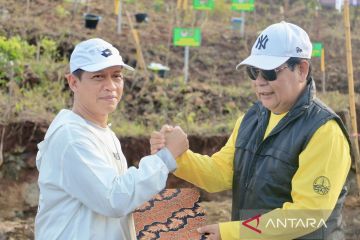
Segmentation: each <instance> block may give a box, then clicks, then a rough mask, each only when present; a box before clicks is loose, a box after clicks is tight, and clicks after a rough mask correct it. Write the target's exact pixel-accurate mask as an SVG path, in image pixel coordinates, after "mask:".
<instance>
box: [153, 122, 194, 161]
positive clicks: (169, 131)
mask: <svg viewBox="0 0 360 240" xmlns="http://www.w3.org/2000/svg"><path fill="white" fill-rule="evenodd" d="M163 147H166V148H167V149H168V150H169V151H170V153H171V154H172V155H173V157H174V158H177V157H178V156H180V155H181V154H182V153H183V152H185V151H186V150H188V149H189V140H188V139H187V135H186V133H185V132H184V131H183V130H182V129H181V127H179V126H176V127H173V126H170V125H164V126H163V127H162V128H161V130H160V131H154V132H153V133H152V134H151V138H150V150H151V154H155V153H156V152H157V151H159V150H160V149H161V148H163Z"/></svg>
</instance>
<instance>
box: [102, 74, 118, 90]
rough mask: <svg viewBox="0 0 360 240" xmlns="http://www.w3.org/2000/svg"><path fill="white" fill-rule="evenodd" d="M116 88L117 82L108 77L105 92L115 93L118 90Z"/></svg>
mask: <svg viewBox="0 0 360 240" xmlns="http://www.w3.org/2000/svg"><path fill="white" fill-rule="evenodd" d="M116 88H117V85H116V83H115V81H114V80H113V79H112V78H111V75H106V80H105V90H108V91H114V90H116Z"/></svg>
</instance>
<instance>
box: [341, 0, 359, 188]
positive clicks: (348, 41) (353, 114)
mask: <svg viewBox="0 0 360 240" xmlns="http://www.w3.org/2000/svg"><path fill="white" fill-rule="evenodd" d="M344 27H345V40H346V63H347V75H348V82H349V84H348V85H349V104H350V119H351V127H352V129H351V130H352V134H351V137H352V138H354V140H355V141H353V142H354V144H353V149H354V157H355V170H356V179H357V184H358V190H359V193H360V154H359V141H358V137H359V135H358V131H357V123H356V108H355V93H354V76H353V64H352V51H351V32H350V17H349V0H345V1H344Z"/></svg>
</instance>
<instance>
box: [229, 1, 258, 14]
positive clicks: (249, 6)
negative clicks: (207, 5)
mask: <svg viewBox="0 0 360 240" xmlns="http://www.w3.org/2000/svg"><path fill="white" fill-rule="evenodd" d="M231 10H233V11H245V12H253V11H254V10H255V0H231Z"/></svg>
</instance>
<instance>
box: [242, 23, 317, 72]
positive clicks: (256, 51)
mask: <svg viewBox="0 0 360 240" xmlns="http://www.w3.org/2000/svg"><path fill="white" fill-rule="evenodd" d="M311 52H312V44H311V41H310V38H309V36H308V34H307V33H306V32H305V31H304V30H303V29H302V28H300V27H299V26H297V25H295V24H292V23H287V22H284V21H282V22H280V23H276V24H273V25H270V26H269V27H267V28H266V29H265V30H264V31H263V32H262V33H261V34H260V35H259V36H258V38H257V39H256V41H255V43H254V45H253V47H252V49H251V55H250V56H249V57H248V58H246V59H245V60H244V61H242V62H241V63H239V64H238V65H237V67H236V68H238V67H239V66H241V65H250V66H254V67H257V68H260V69H264V70H271V69H275V68H277V67H279V66H280V65H281V64H283V63H285V62H286V61H287V60H288V59H289V58H291V57H298V58H307V59H310V58H311Z"/></svg>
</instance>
